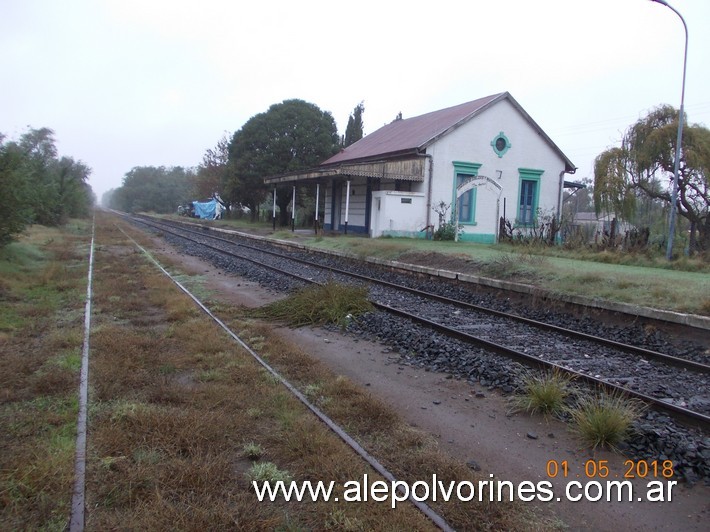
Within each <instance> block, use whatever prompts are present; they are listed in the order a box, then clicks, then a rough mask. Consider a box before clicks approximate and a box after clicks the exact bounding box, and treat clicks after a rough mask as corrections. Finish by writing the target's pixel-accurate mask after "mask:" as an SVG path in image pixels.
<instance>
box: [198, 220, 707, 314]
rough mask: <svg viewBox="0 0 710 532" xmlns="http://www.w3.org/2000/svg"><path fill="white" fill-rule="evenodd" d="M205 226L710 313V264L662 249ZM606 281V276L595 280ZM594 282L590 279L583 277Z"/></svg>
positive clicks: (240, 224) (224, 223)
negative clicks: (670, 257) (434, 261)
mask: <svg viewBox="0 0 710 532" xmlns="http://www.w3.org/2000/svg"><path fill="white" fill-rule="evenodd" d="M206 224H207V225H219V226H221V227H227V228H232V229H236V230H243V231H247V232H255V233H258V234H262V235H269V236H272V237H275V236H279V237H281V238H282V239H296V238H297V239H298V242H299V243H300V244H304V245H306V246H310V247H313V248H318V249H324V250H333V251H339V252H345V253H348V254H351V255H353V256H356V257H359V258H365V257H374V258H378V259H384V260H402V261H413V262H415V263H416V262H417V258H421V257H427V256H428V257H430V258H431V257H433V256H437V257H438V260H439V262H440V263H443V264H444V265H446V264H447V262H448V261H449V260H451V259H455V262H456V263H457V266H456V268H458V269H459V271H464V272H465V273H472V274H477V275H484V276H489V277H496V276H500V277H501V278H503V279H508V280H511V281H519V282H524V283H526V284H532V285H534V286H536V287H538V288H540V289H542V290H546V291H548V292H550V293H552V294H560V295H564V294H572V295H578V296H584V297H588V298H590V299H596V300H609V301H615V302H621V303H628V304H634V305H641V306H646V307H652V308H659V309H664V310H670V311H675V312H687V313H695V314H700V315H705V316H710V296H708V294H710V275H708V273H710V263H708V262H707V261H703V260H702V259H700V258H688V257H680V258H679V259H677V260H674V261H672V262H668V261H666V260H665V258H664V256H663V255H661V254H653V253H621V252H610V251H594V250H591V249H577V250H567V249H564V248H563V247H562V246H555V247H547V246H521V245H511V244H495V245H494V244H474V243H468V242H447V241H444V242H441V241H433V240H424V239H411V238H376V239H371V238H363V237H362V236H357V235H333V236H327V237H323V236H315V235H308V236H304V235H303V234H296V235H294V234H293V233H291V232H290V231H282V230H280V229H279V231H278V233H274V232H273V231H272V230H271V225H270V224H265V223H251V222H248V221H245V220H221V221H219V222H208V223H206ZM597 277H598V278H601V279H602V281H601V282H599V281H598V280H597ZM589 278H591V279H592V282H591V283H588V282H586V281H585V279H589Z"/></svg>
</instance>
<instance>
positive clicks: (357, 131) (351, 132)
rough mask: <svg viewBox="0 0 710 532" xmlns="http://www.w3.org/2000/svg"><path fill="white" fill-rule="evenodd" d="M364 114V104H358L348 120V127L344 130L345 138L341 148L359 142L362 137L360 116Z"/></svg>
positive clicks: (362, 130) (362, 126)
mask: <svg viewBox="0 0 710 532" xmlns="http://www.w3.org/2000/svg"><path fill="white" fill-rule="evenodd" d="M364 112H365V102H360V103H359V104H357V105H356V106H355V109H353V112H352V114H351V115H350V117H349V118H348V125H347V127H346V128H345V136H344V137H343V142H342V146H343V148H347V147H348V146H350V145H351V144H354V143H355V142H357V141H358V140H360V139H361V138H362V137H363V135H364V125H363V122H362V115H363V113H364Z"/></svg>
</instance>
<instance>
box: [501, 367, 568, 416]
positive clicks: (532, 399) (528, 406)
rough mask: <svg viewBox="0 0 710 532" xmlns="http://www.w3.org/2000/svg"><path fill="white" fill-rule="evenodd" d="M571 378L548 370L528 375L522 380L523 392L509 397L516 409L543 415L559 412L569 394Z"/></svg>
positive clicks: (563, 407)
mask: <svg viewBox="0 0 710 532" xmlns="http://www.w3.org/2000/svg"><path fill="white" fill-rule="evenodd" d="M570 381H571V378H570V377H569V376H568V375H565V374H563V373H562V372H560V371H548V372H546V373H543V374H541V375H528V376H526V377H525V379H524V380H523V394H522V395H517V396H515V397H513V398H512V399H511V404H512V405H513V407H514V409H516V410H523V411H526V412H530V413H531V414H535V413H537V412H542V413H543V414H544V415H545V416H553V415H558V414H561V413H562V412H563V411H564V409H565V399H566V398H567V396H568V395H569V383H570Z"/></svg>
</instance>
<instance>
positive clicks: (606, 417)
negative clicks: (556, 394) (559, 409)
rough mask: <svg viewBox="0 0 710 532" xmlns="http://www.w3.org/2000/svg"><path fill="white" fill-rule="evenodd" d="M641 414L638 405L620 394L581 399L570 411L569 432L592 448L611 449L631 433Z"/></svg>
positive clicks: (640, 407)
mask: <svg viewBox="0 0 710 532" xmlns="http://www.w3.org/2000/svg"><path fill="white" fill-rule="evenodd" d="M643 410H644V406H643V404H642V403H641V402H640V401H637V400H634V399H630V398H629V397H627V396H625V395H624V394H622V393H620V392H613V393H607V392H603V391H598V392H597V393H593V394H587V395H583V396H582V397H581V398H579V399H578V400H577V404H576V405H575V406H574V407H573V408H570V410H569V413H570V415H571V418H572V426H571V428H572V431H573V432H574V433H575V434H577V435H578V436H579V437H580V438H581V439H582V441H583V442H584V443H585V444H587V445H590V446H591V447H593V448H597V447H609V448H612V449H613V448H615V447H616V446H617V445H618V444H619V443H621V442H622V441H624V440H625V439H626V438H627V437H628V436H629V435H630V433H631V428H632V425H633V422H634V421H635V420H636V419H638V417H639V416H640V415H641V413H642V412H643Z"/></svg>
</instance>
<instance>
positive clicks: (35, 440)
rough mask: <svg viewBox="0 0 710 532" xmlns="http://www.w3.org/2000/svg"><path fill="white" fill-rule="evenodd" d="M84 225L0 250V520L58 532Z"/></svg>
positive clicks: (65, 486)
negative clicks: (0, 427) (0, 428)
mask: <svg viewBox="0 0 710 532" xmlns="http://www.w3.org/2000/svg"><path fill="white" fill-rule="evenodd" d="M88 240H89V231H88V225H87V224H86V223H85V222H82V221H79V222H74V224H73V227H72V228H71V229H70V228H66V227H65V228H45V227H41V226H32V227H31V228H30V229H29V230H28V231H26V232H25V233H23V234H22V235H21V237H20V239H19V240H18V241H17V242H13V243H11V244H9V245H8V246H5V247H4V248H2V249H0V278H1V279H2V281H1V282H0V426H2V427H3V429H2V430H0V448H1V449H2V453H0V522H2V523H3V526H4V528H7V529H8V530H9V529H43V530H63V529H64V528H65V526H66V523H67V521H68V517H69V504H70V497H71V486H72V481H73V475H74V440H75V431H76V417H77V411H78V404H77V395H76V394H77V383H78V373H79V367H80V360H81V357H80V352H81V344H82V341H83V303H84V301H83V299H84V294H85V280H86V269H87V266H88V261H87V257H88V248H87V242H88Z"/></svg>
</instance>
